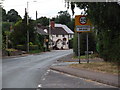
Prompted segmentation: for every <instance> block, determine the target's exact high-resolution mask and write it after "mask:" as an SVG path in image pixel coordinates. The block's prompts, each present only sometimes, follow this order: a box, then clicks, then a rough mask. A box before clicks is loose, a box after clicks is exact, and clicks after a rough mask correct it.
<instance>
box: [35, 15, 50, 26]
mask: <svg viewBox="0 0 120 90" xmlns="http://www.w3.org/2000/svg"><path fill="white" fill-rule="evenodd" d="M37 23H40V24H41V25H43V26H48V25H49V18H47V17H40V18H39V19H37Z"/></svg>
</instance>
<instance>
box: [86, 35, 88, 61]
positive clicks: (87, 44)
mask: <svg viewBox="0 0 120 90" xmlns="http://www.w3.org/2000/svg"><path fill="white" fill-rule="evenodd" d="M86 38H87V40H86V41H87V63H89V52H88V33H87V37H86Z"/></svg>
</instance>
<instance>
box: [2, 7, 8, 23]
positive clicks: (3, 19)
mask: <svg viewBox="0 0 120 90" xmlns="http://www.w3.org/2000/svg"><path fill="white" fill-rule="evenodd" d="M2 21H7V14H6V10H5V9H3V8H2Z"/></svg>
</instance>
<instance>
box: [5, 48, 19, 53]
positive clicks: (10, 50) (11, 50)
mask: <svg viewBox="0 0 120 90" xmlns="http://www.w3.org/2000/svg"><path fill="white" fill-rule="evenodd" d="M6 51H8V52H13V51H17V50H16V49H13V48H10V49H6Z"/></svg>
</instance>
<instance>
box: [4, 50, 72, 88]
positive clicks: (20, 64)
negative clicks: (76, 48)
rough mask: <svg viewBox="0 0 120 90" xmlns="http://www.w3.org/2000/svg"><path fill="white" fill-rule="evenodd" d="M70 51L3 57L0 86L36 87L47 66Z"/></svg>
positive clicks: (70, 51)
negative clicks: (0, 82)
mask: <svg viewBox="0 0 120 90" xmlns="http://www.w3.org/2000/svg"><path fill="white" fill-rule="evenodd" d="M71 53H73V51H72V50H56V51H55V50H53V51H51V52H45V53H41V54H39V55H28V56H25V57H16V58H9V59H3V62H2V66H3V67H2V70H3V71H2V88H36V87H37V86H38V84H39V83H40V82H41V81H40V80H41V78H42V77H43V76H44V73H46V71H47V70H48V68H49V66H50V65H52V64H53V63H54V62H55V61H56V60H57V59H59V58H61V57H63V56H66V55H68V54H71Z"/></svg>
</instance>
